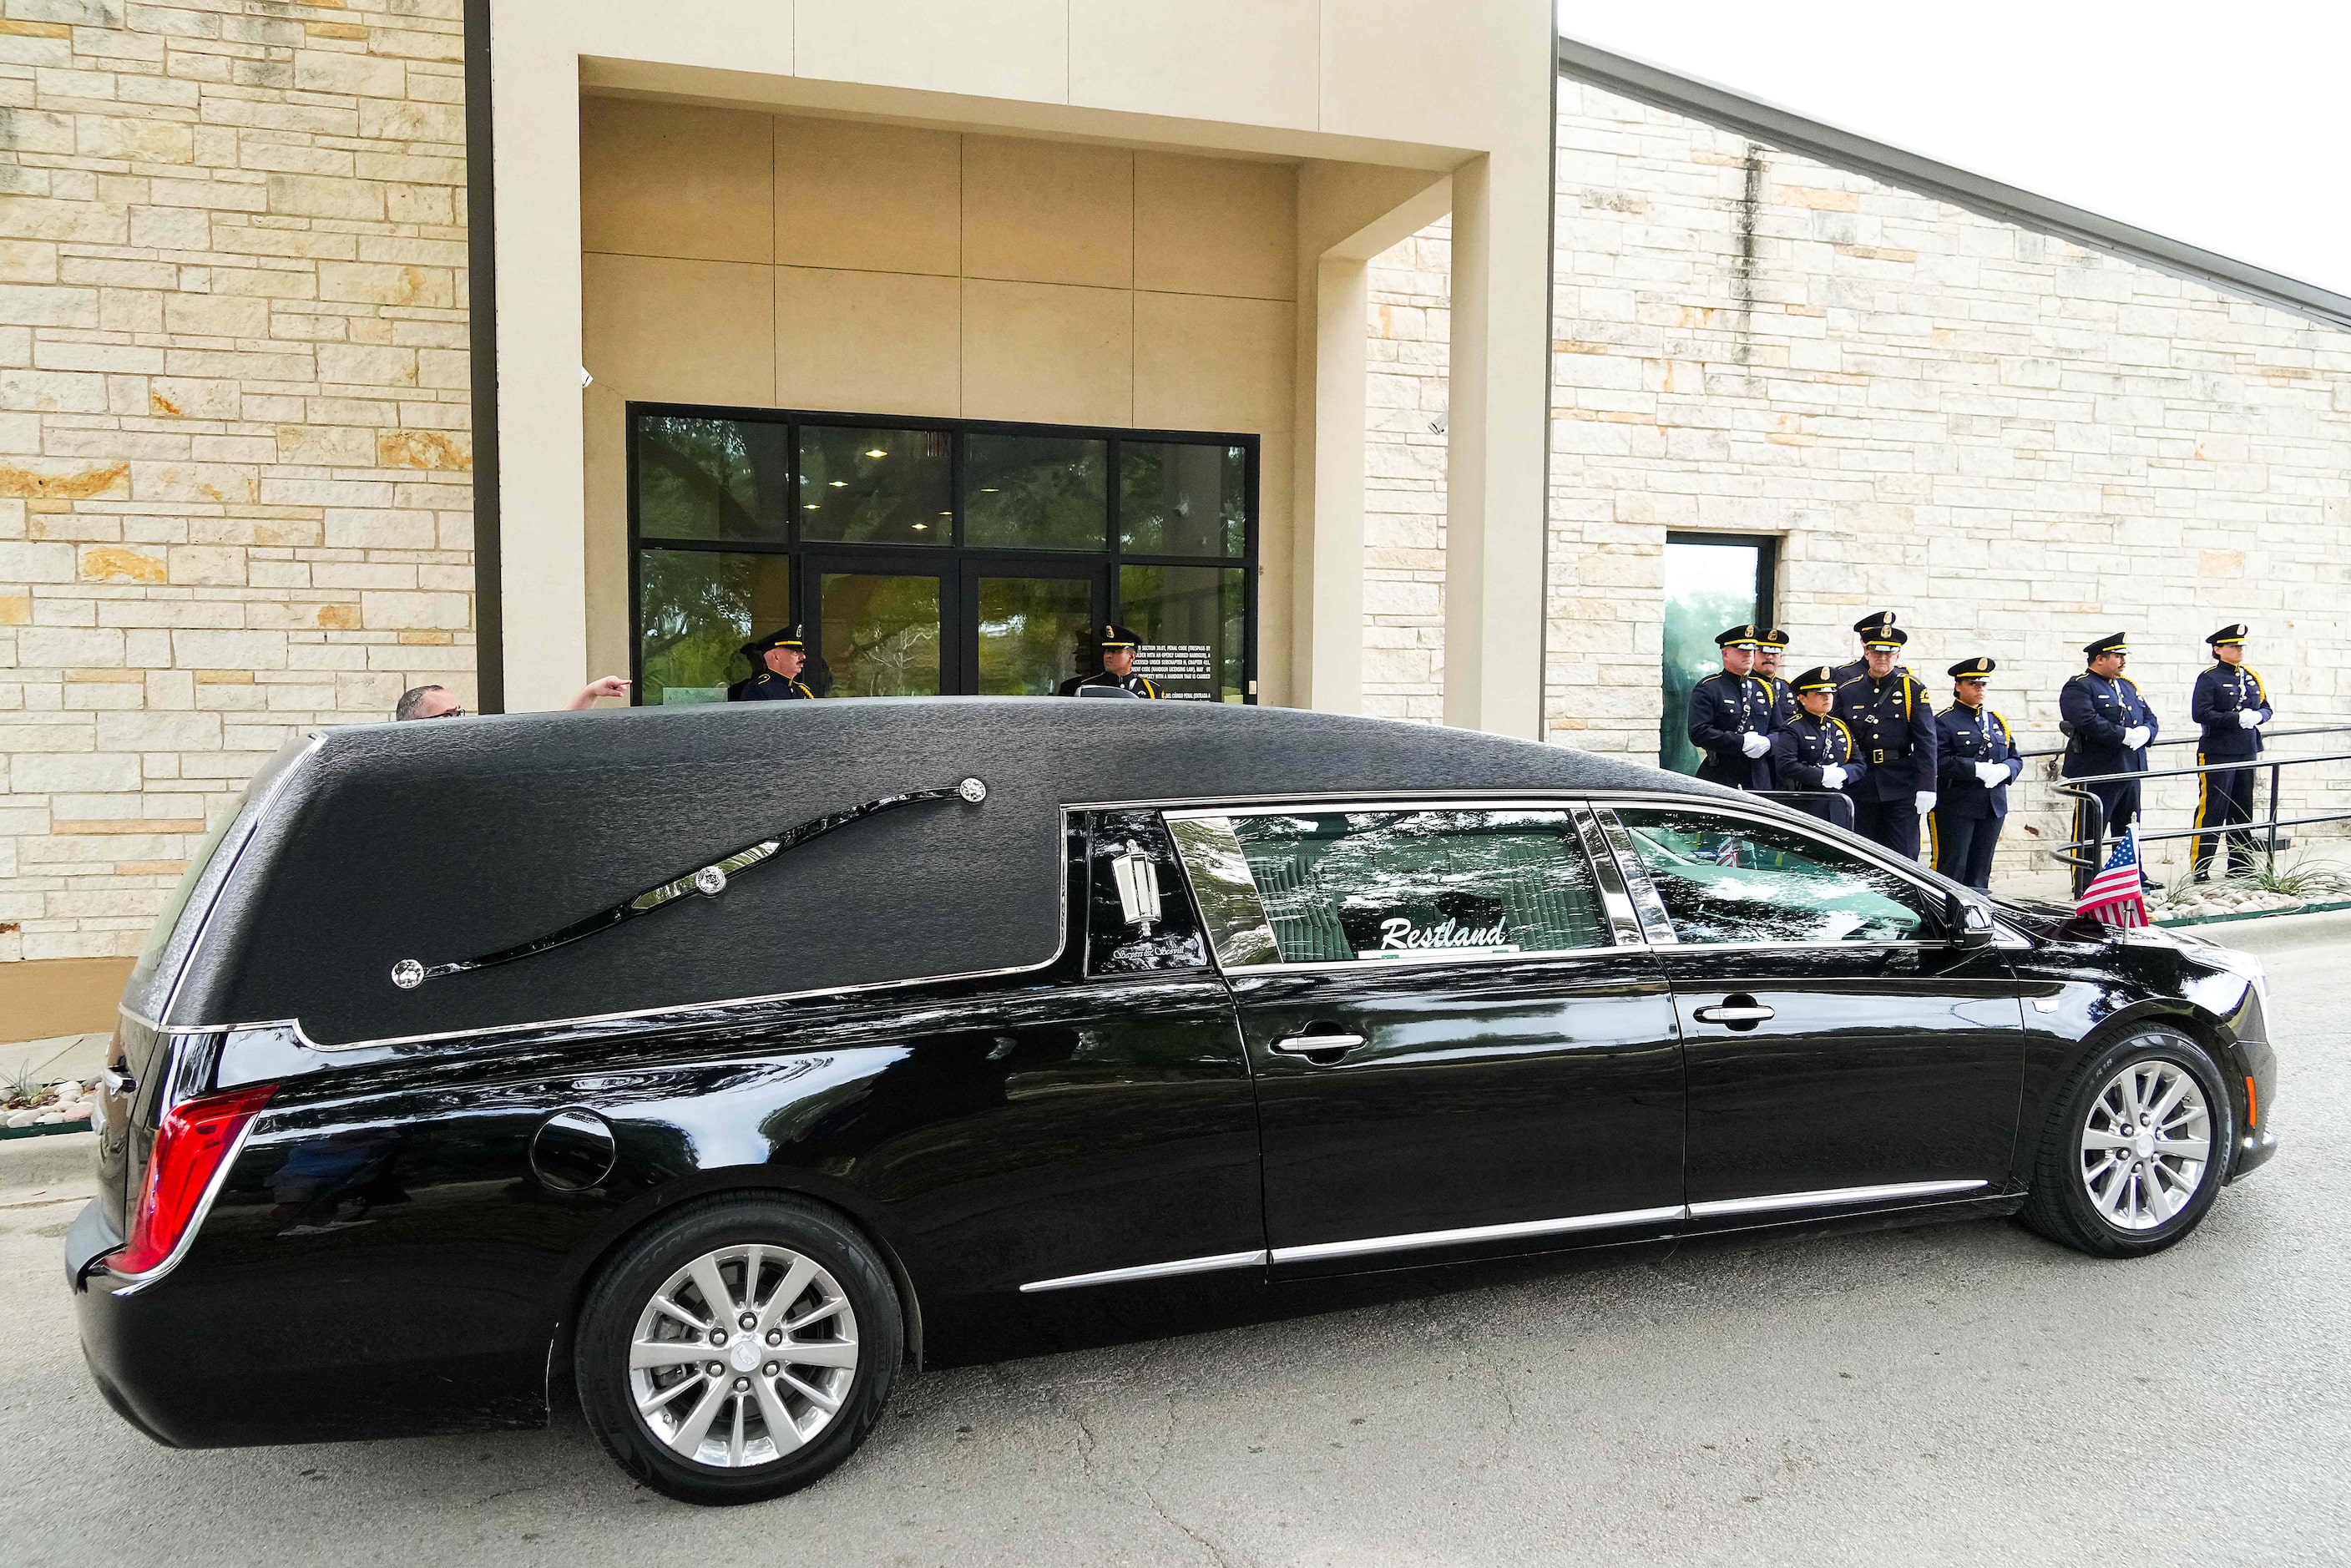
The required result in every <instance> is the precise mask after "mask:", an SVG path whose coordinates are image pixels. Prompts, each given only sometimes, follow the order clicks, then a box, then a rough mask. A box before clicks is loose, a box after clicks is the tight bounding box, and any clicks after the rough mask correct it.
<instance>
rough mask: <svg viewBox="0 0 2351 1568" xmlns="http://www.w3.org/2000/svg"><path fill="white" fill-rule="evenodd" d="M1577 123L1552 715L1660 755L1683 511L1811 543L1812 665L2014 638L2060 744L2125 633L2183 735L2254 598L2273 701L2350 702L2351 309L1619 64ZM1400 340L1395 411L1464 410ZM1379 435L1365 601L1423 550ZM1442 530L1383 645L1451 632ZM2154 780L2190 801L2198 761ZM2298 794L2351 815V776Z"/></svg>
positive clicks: (1806, 645)
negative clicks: (2110, 639) (1644, 94)
mask: <svg viewBox="0 0 2351 1568" xmlns="http://www.w3.org/2000/svg"><path fill="white" fill-rule="evenodd" d="M1558 134H1559V178H1558V190H1557V201H1558V242H1557V246H1556V250H1555V254H1554V267H1555V269H1556V270H1555V306H1554V325H1553V344H1552V349H1553V352H1552V366H1553V375H1552V389H1553V390H1552V402H1553V409H1552V477H1551V502H1550V528H1551V540H1550V571H1549V593H1548V606H1549V612H1548V618H1547V620H1548V624H1547V630H1546V635H1547V646H1548V660H1547V664H1548V668H1547V672H1546V687H1545V691H1546V696H1545V707H1546V717H1547V728H1548V731H1549V733H1550V735H1551V736H1552V737H1553V738H1554V739H1558V740H1561V741H1564V742H1567V743H1571V744H1574V745H1578V746H1583V747H1589V748H1592V749H1594V750H1601V751H1608V752H1614V753H1619V754H1623V755H1627V756H1632V757H1636V758H1654V757H1655V755H1656V735H1657V725H1658V707H1659V691H1658V660H1659V656H1660V652H1661V647H1660V643H1661V632H1662V621H1663V602H1664V599H1663V595H1664V582H1663V565H1664V547H1665V542H1666V536H1667V531H1668V530H1673V529H1687V530H1697V531H1707V532H1720V533H1738V534H1763V535H1771V536H1776V537H1777V538H1779V539H1780V540H1781V541H1782V544H1781V556H1782V564H1781V569H1780V578H1779V582H1778V597H1779V615H1778V619H1779V620H1780V622H1781V623H1782V624H1783V625H1785V626H1787V627H1788V628H1790V629H1791V630H1792V632H1795V634H1796V639H1795V644H1794V646H1793V648H1792V650H1791V653H1790V656H1791V661H1792V664H1797V663H1818V662H1821V661H1823V660H1830V659H1834V660H1838V661H1842V660H1844V659H1846V658H1850V657H1852V656H1853V652H1854V638H1853V635H1852V633H1851V632H1850V630H1849V628H1850V626H1851V624H1852V622H1854V621H1855V619H1857V618H1858V617H1859V616H1860V615H1861V614H1862V613H1863V612H1865V611H1868V610H1873V609H1881V608H1893V609H1895V610H1896V611H1898V612H1900V613H1901V614H1902V616H1903V618H1904V622H1905V623H1906V624H1907V625H1908V626H1909V627H1910V628H1911V629H1912V631H1913V632H1914V637H1915V640H1914V641H1913V643H1911V644H1910V652H1911V657H1910V659H1909V663H1910V664H1911V666H1912V668H1913V669H1914V670H1917V672H1919V673H1920V674H1922V675H1925V676H1927V677H1928V679H1929V682H1930V684H1931V685H1933V686H1934V687H1935V689H1936V691H1937V692H1938V696H1939V695H1941V694H1944V693H1946V692H1947V691H1948V685H1947V684H1946V682H1945V678H1944V674H1943V672H1944V670H1945V669H1946V667H1947V666H1948V665H1949V664H1951V663H1952V662H1953V661H1955V660H1957V659H1959V658H1960V657H1962V656H1966V655H1970V654H1974V653H1990V654H1991V655H1993V656H1994V657H1995V658H1997V659H1998V660H1999V661H2000V664H2001V673H2000V676H1999V678H1998V684H1997V685H1996V686H1995V690H1994V696H1993V701H1994V706H1997V707H1999V708H2000V709H2001V711H2002V712H2003V713H2004V714H2005V715H2006V716H2008V718H2009V719H2010V720H2011V723H2012V724H2013V725H2014V726H2015V727H2017V728H2018V729H2019V730H2021V731H2024V732H2028V738H2029V740H2031V741H2037V742H2039V743H2041V744H2053V743H2054V742H2055V741H2056V739H2057V735H2056V725H2057V710H2056V699H2057V691H2058V688H2059V686H2060V685H2062V683H2063V682H2064V680H2065V678H2066V677H2067V676H2069V675H2070V674H2073V673H2074V672H2075V671H2077V670H2079V669H2080V668H2081V667H2082V657H2081V653H2080V648H2081V645H2082V644H2083V643H2085V642H2087V641H2088V640H2089V639H2090V638H2092V637H2093V636H2095V635H2098V634H2100V633H2102V632H2107V631H2112V630H2118V629H2126V630H2128V631H2129V632H2131V633H2132V636H2133V639H2134V648H2135V652H2134V656H2133V662H2132V669H2131V673H2132V674H2133V676H2134V677H2135V678H2136V679H2137V681H2138V682H2139V684H2140V685H2141V686H2142V688H2143V689H2145V690H2146V692H2147V694H2148V695H2149V697H2150V698H2151V700H2153V701H2154V702H2155V704H2156V706H2157V707H2158V712H2159V713H2160V714H2161V715H2162V716H2164V717H2165V718H2166V720H2167V722H2168V724H2169V725H2170V726H2171V728H2170V729H2169V730H2168V733H2172V734H2179V733H2192V731H2190V730H2189V728H2188V725H2187V706H2188V693H2189V685H2190V684H2191V682H2192V680H2193V677H2194V674H2195V673H2196V671H2197V670H2198V669H2199V667H2200V666H2201V665H2202V664H2203V663H2204V662H2205V657H2206V654H2205V648H2204V644H2203V643H2202V641H2201V639H2202V636H2203V633H2204V632H2208V631H2210V629H2211V628H2212V627H2214V626H2217V625H2220V624H2221V623H2223V622H2230V621H2238V620H2242V621H2246V622H2252V624H2253V626H2254V627H2255V630H2256V641H2255V643H2254V644H2253V649H2252V663H2253V664H2255V665H2256V666H2258V667H2259V668H2260V669H2261V670H2262V673H2263V674H2264V675H2265V676H2266V677H2267V678H2268V679H2269V682H2270V684H2271V685H2272V686H2273V689H2274V690H2275V692H2276V695H2277V697H2278V701H2279V705H2280V707H2281V710H2282V714H2281V717H2282V721H2283V720H2300V721H2303V722H2326V721H2331V722H2351V674H2346V661H2351V594H2346V586H2351V374H2346V372H2351V334H2346V333H2343V332H2340V331H2337V330H2335V329H2330V328H2327V327H2324V326H2321V325H2318V324H2315V323H2313V322H2311V321H2308V320H2305V319H2303V318H2301V317H2298V316H2294V315H2291V314H2288V313H2286V312H2284V311H2281V310H2277V309H2274V308H2269V307H2266V306H2262V305H2258V304H2254V303H2251V302H2248V301H2245V300H2242V299H2240V298H2236V297H2234V296H2232V295H2228V294H2224V293H2221V292H2220V291H2219V290H2216V289H2213V288H2210V287H2205V286H2202V285H2200V284H2197V283H2193V282H2189V281H2186V280H2183V279H2180V278H2177V277H2171V276H2169V275H2167V274H2165V273H2161V272H2158V271H2155V270H2153V269H2151V268H2149V267H2142V266H2139V265H2137V264H2135V263H2133V262H2129V261H2126V260H2123V259H2120V258H2117V257H2114V256H2106V255H2104V254H2101V253H2095V252H2091V251H2087V250H2085V249H2082V248H2080V247H2078V246H2073V245H2070V244H2067V243H2065V242H2063V241H2059V240H2055V239H2052V238H2049V237H2046V236H2044V235H2038V234H2034V233H2030V232H2027V231H2025V230H2022V229H2020V228H2016V227H2014V226H2011V225H2005V224H2001V223H1999V222H1996V221H1994V220H1991V219H1989V218H1984V217H1980V216H1977V215H1975V214H1970V213H1967V212H1964V211H1961V210H1959V209H1958V208H1954V207H1951V206H1949V205H1946V204H1941V203H1938V202H1936V201H1933V200H1930V199H1928V198H1926V197H1923V196H1919V195H1916V194H1913V193H1909V192H1907V191H1902V190H1897V189H1894V188H1891V187H1889V186H1886V185H1883V184H1880V183H1876V182H1875V181H1873V180H1870V179H1868V178H1866V177H1864V176H1861V175H1858V174H1854V173H1850V172H1844V171H1842V170H1837V169H1834V168H1829V167H1826V166H1823V165H1822V164H1820V163H1817V162H1812V161H1809V160H1806V159H1802V158H1797V157H1792V156H1790V155H1788V154H1784V153H1782V152H1777V151H1776V150H1772V149H1769V148H1750V145H1749V143H1748V142H1747V141H1745V140H1743V139H1742V138H1740V137H1738V136H1736V135H1732V134H1729V133H1726V132H1723V131H1717V130H1715V129H1713V128H1711V127H1708V126H1706V125H1703V124H1699V123H1698V122H1695V121H1692V120H1686V119H1682V118H1680V117H1677V116H1675V115H1672V114H1668V113H1667V112H1665V111H1662V110H1652V109H1648V108H1646V107H1644V106H1641V105H1637V104H1634V103H1631V102H1629V101H1626V100H1625V99H1618V98H1616V97H1614V96H1613V95H1610V94H1607V93H1604V92H1601V91H1599V90H1598V89H1589V88H1583V87H1579V86H1577V85H1575V84H1573V83H1565V82H1563V83H1562V85H1561V93H1560V118H1559V123H1558ZM1416 243H1417V242H1416ZM1382 260H1383V263H1384V264H1385V265H1384V268H1383V271H1382V273H1381V274H1380V275H1378V276H1376V277H1374V288H1375V290H1377V291H1378V292H1377V294H1376V295H1375V298H1377V299H1379V300H1382V301H1395V302H1398V303H1401V302H1403V301H1405V300H1406V299H1408V298H1424V297H1435V296H1437V295H1439V294H1441V293H1442V285H1441V280H1439V279H1437V278H1436V277H1431V276H1427V274H1428V272H1429V269H1430V267H1431V266H1432V264H1433V258H1432V257H1431V256H1430V255H1429V253H1428V252H1427V251H1426V248H1425V247H1424V248H1421V249H1418V250H1416V251H1415V253H1414V255H1413V256H1411V257H1409V258H1406V257H1401V256H1395V255H1393V254H1392V256H1389V257H1384V258H1382ZM1376 319H1377V313H1376V311H1375V320H1376ZM1395 347H1396V345H1394V344H1393V343H1390V342H1388V341H1387V340H1386V339H1384V337H1383V335H1382V329H1381V328H1380V327H1378V326H1376V325H1375V326H1374V337H1373V342H1372V348H1373V353H1374V363H1375V365H1377V366H1378V367H1379V374H1380V375H1381V376H1382V377H1383V378H1384V382H1385V383H1391V384H1380V385H1379V387H1378V400H1377V401H1378V402H1380V403H1381V404H1382V405H1383V408H1384V411H1385V410H1400V409H1403V408H1405V407H1407V406H1412V407H1417V406H1420V405H1424V404H1426V405H1431V406H1433V405H1436V404H1437V403H1441V402H1442V392H1441V390H1440V389H1438V388H1437V387H1436V386H1435V385H1434V384H1433V383H1435V382H1437V381H1438V380H1439V379H1441V377H1442V374H1443V371H1442V365H1441V361H1437V362H1432V361H1430V359H1429V358H1428V356H1426V355H1425V354H1424V355H1417V356H1407V355H1404V354H1402V353H1398V352H1395V351H1394V350H1395ZM1384 348H1385V349H1387V350H1389V351H1388V352H1386V353H1385V355H1384V357H1383V350H1384ZM1413 377H1417V378H1419V379H1420V380H1421V381H1422V382H1423V383H1424V384H1423V385H1422V386H1421V387H1420V388H1419V389H1417V390H1415V391H1407V390H1405V389H1403V388H1401V387H1398V386H1395V385H1394V384H1392V383H1394V382H1396V381H1399V380H1405V379H1409V378H1413ZM1374 446H1375V450H1374V453H1373V454H1372V455H1371V456H1370V459H1369V464H1370V472H1371V474H1372V476H1374V477H1373V481H1372V482H1373V485H1374V488H1375V489H1379V490H1380V499H1379V500H1378V501H1376V502H1374V506H1375V507H1378V508H1380V509H1381V510H1383V512H1384V513H1385V514H1389V515H1384V516H1382V517H1379V518H1377V519H1374V520H1373V525H1372V526H1373V528H1374V538H1380V539H1382V540H1383V542H1384V543H1385V544H1387V545H1388V547H1389V548H1387V549H1384V550H1375V551H1374V555H1373V557H1372V559H1371V560H1370V561H1369V563H1368V564H1367V571H1368V573H1369V575H1370V576H1371V577H1372V578H1374V580H1376V581H1374V582H1372V583H1367V585H1366V592H1367V596H1368V595H1371V594H1373V593H1374V592H1379V593H1384V594H1390V591H1391V590H1392V589H1393V588H1394V586H1395V585H1394V583H1393V581H1392V580H1389V579H1390V578H1392V576H1393V574H1395V572H1396V571H1397V570H1399V567H1400V566H1401V565H1402V562H1401V560H1400V559H1399V558H1398V557H1397V556H1396V555H1395V550H1394V544H1395V540H1394V538H1393V536H1394V534H1395V531H1396V530H1395V524H1394V522H1393V521H1392V520H1391V516H1392V515H1393V514H1394V513H1395V512H1396V511H1397V510H1399V509H1400V507H1399V503H1398V501H1397V499H1396V498H1395V487H1394V486H1392V485H1387V484H1386V482H1385V481H1384V479H1383V477H1382V476H1386V475H1391V474H1395V473H1399V472H1406V471H1415V469H1414V465H1416V462H1417V461H1418V459H1419V455H1418V454H1417V453H1416V451H1415V449H1414V444H1413V443H1412V441H1411V440H1410V439H1409V431H1408V429H1407V428H1406V426H1405V423H1404V422H1403V421H1402V420H1400V419H1389V420H1382V419H1379V418H1377V417H1375V419H1374ZM1413 501H1414V504H1416V505H1417V504H1419V502H1420V497H1418V496H1415V497H1413ZM1437 506H1438V507H1441V506H1442V502H1441V500H1440V501H1438V502H1437ZM1416 542H1419V543H1421V544H1422V545H1423V546H1424V548H1423V549H1422V551H1421V553H1419V554H1416V555H1415V556H1414V557H1412V568H1413V570H1411V587H1412V591H1414V592H1415V593H1419V592H1422V591H1426V594H1427V597H1426V601H1415V603H1416V604H1420V603H1424V602H1425V606H1426V607H1425V609H1421V610H1419V612H1417V613H1415V612H1413V610H1412V609H1411V608H1410V607H1407V606H1406V605H1405V603H1403V602H1401V601H1399V600H1398V599H1397V598H1395V597H1394V596H1393V595H1392V594H1390V596H1389V597H1386V598H1384V599H1382V600H1379V601H1376V602H1379V603H1381V604H1382V606H1383V609H1384V614H1381V615H1376V616H1374V625H1373V626H1372V628H1371V629H1370V630H1369V631H1368V632H1367V636H1370V637H1372V638H1374V639H1375V642H1374V646H1375V647H1377V648H1380V649H1381V650H1383V651H1387V650H1393V649H1394V648H1395V647H1397V646H1398V645H1399V644H1407V643H1416V641H1417V640H1419V639H1427V640H1429V641H1430V642H1432V643H1433V642H1434V641H1435V640H1437V639H1438V638H1440V637H1441V633H1442V614H1441V608H1440V606H1441V591H1438V590H1437V589H1435V588H1433V587H1429V586H1427V585H1429V584H1431V583H1432V582H1434V581H1441V578H1442V567H1443V562H1442V557H1441V555H1437V554H1435V553H1432V552H1429V551H1428V550H1426V548H1425V547H1426V536H1423V537H1422V538H1421V539H1419V540H1417V541H1416ZM1385 667H1386V669H1387V670H1388V671H1389V672H1390V673H1391V674H1394V675H1396V676H1398V677H1401V678H1398V679H1396V680H1395V681H1393V682H1392V683H1391V684H1390V685H1386V686H1385V687H1384V688H1383V689H1382V690H1381V691H1380V693H1379V696H1378V700H1379V701H1380V702H1381V703H1382V704H1384V705H1386V706H1385V709H1384V711H1399V710H1409V709H1410V708H1411V707H1412V706H1413V705H1415V704H1418V703H1427V702H1433V695H1432V694H1433V692H1434V689H1435V685H1434V683H1435V680H1436V678H1437V676H1436V672H1435V671H1434V670H1433V669H1432V670H1431V671H1430V672H1429V673H1428V674H1427V675H1426V677H1422V676H1421V675H1420V672H1419V671H1418V670H1414V671H1412V672H1410V674H1409V675H1406V674H1405V672H1403V671H1401V670H1399V669H1398V668H1397V666H1396V665H1395V664H1388V665H1387V666H1385ZM1414 679H1421V680H1423V684H1422V685H1411V684H1410V683H1411V681H1412V680H1414ZM1944 700H1946V701H1947V700H1948V698H1945V699H1944ZM2341 748H2342V747H2339V746H2338V747H2333V749H2341ZM2169 755H2170V756H2172V757H2175V758H2179V759H2180V761H2182V762H2185V761H2187V760H2189V758H2187V757H2185V756H2184V755H2183V754H2182V753H2179V752H2174V753H2171V754H2169ZM2040 798H2041V799H2043V800H2046V799H2048V797H2047V795H2046V792H2045V791H2043V793H2042V795H2041V797H2040ZM2158 799H2159V800H2161V801H2162V802H2164V803H2165V804H2166V809H2167V810H2168V813H2169V814H2170V816H2171V817H2172V819H2173V821H2172V822H2171V823H2170V824H2169V825H2184V823H2185V821H2186V815H2187V811H2188V810H2189V795H2188V793H2187V789H2186V787H2185V786H2179V785H2174V786H2167V787H2165V792H2164V794H2163V795H2162V796H2160V797H2159V798H2158ZM2287 799H2288V802H2289V805H2291V804H2293V802H2294V801H2295V800H2298V799H2306V800H2319V799H2324V800H2333V801H2335V802H2336V803H2337V804H2336V805H2335V807H2334V808H2333V809H2341V807H2342V805H2344V804H2351V770H2345V769H2334V770H2332V777H2331V778H2330V779H2328V780H2326V781H2324V782H2313V783H2310V784H2307V785H2305V786H2304V787H2302V788H2301V789H2289V792H2288V796H2287ZM2040 825H2041V826H2042V827H2043V831H2045V832H2047V833H2048V834H2049V836H2050V837H2051V838H2053V839H2054V838H2056V837H2061V836H2062V835H2060V834H2058V833H2056V831H2055V826H2056V824H2055V823H2054V821H2053V820H2048V819H2043V821H2041V824H2040ZM2009 837H2010V841H2011V843H2014V844H2017V845H2022V844H2023V843H2025V842H2027V841H2029V835H2021V834H2017V833H2011V835H2010V836H2009Z"/></svg>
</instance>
